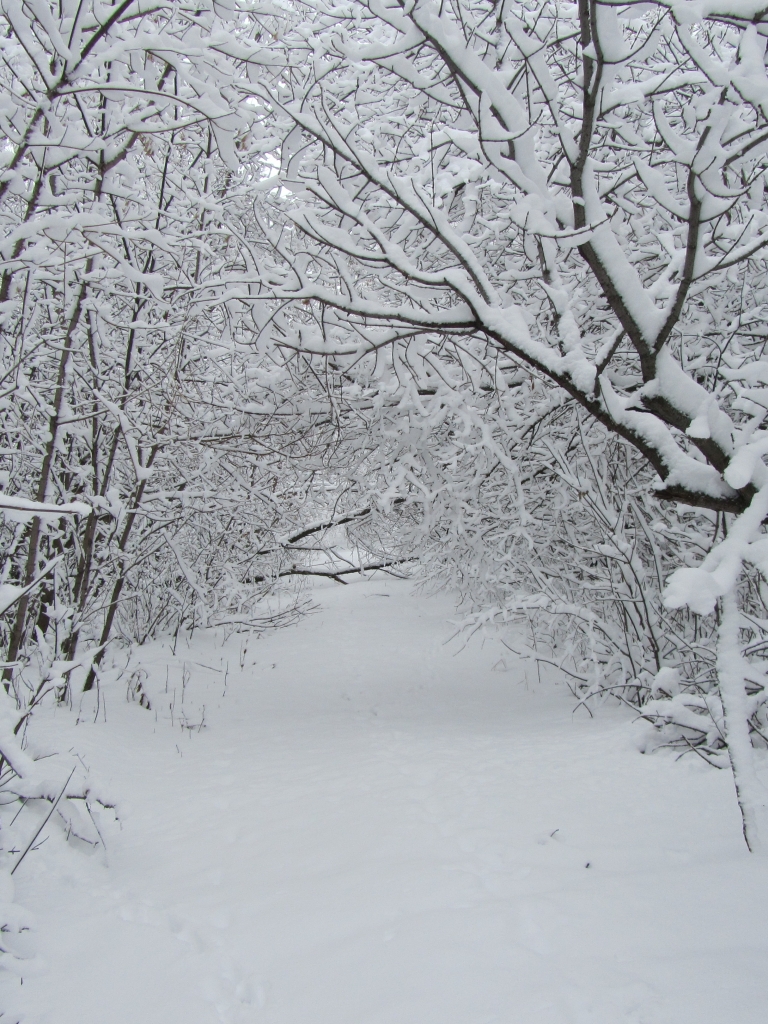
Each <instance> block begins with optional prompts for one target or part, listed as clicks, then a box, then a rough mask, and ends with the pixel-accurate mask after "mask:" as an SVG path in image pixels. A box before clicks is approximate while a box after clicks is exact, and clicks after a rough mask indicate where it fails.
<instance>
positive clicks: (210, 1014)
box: [0, 578, 768, 1024]
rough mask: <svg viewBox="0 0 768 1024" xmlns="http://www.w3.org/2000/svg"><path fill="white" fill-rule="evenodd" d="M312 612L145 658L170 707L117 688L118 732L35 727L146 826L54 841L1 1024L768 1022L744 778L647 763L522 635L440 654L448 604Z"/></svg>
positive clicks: (687, 761) (390, 597) (69, 719)
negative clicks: (93, 840) (514, 647)
mask: <svg viewBox="0 0 768 1024" xmlns="http://www.w3.org/2000/svg"><path fill="white" fill-rule="evenodd" d="M314 599H315V600H316V601H317V603H318V604H319V606H320V607H319V610H318V611H317V612H316V613H315V614H313V615H311V616H309V617H307V618H306V619H304V620H303V621H302V622H301V623H300V624H299V625H298V626H295V627H291V628H289V629H285V630H281V631H278V632H274V633H272V634H270V635H267V636H265V637H263V638H262V639H259V640H252V641H251V642H250V644H249V645H248V647H247V649H244V647H245V638H244V637H243V636H242V635H240V636H237V635H236V636H234V637H231V638H230V640H229V641H228V642H227V643H225V644H224V645H223V646H222V637H221V636H220V635H218V636H211V635H205V634H197V635H195V637H194V638H193V641H192V643H191V644H190V645H187V644H186V643H185V642H184V641H183V640H180V641H179V645H178V648H177V651H176V655H175V657H174V656H173V654H172V652H171V650H170V648H169V646H168V644H167V643H166V644H165V645H163V644H162V643H156V644H154V645H152V646H151V647H148V648H144V649H143V650H142V652H141V657H142V659H143V660H144V662H145V663H146V664H147V666H148V667H149V668H150V677H149V680H148V681H147V682H146V684H145V688H146V690H147V692H148V695H149V699H150V702H151V705H152V706H151V710H147V709H145V708H143V707H140V706H139V704H138V703H136V702H131V703H129V702H127V701H126V699H125V694H126V680H125V677H123V679H121V680H119V681H117V682H115V683H114V684H112V685H111V686H109V687H107V688H106V692H105V694H104V697H105V699H106V723H105V722H104V720H103V715H102V716H100V718H99V721H98V723H96V724H93V723H92V722H90V721H88V722H83V721H81V722H80V724H79V725H76V724H75V723H76V719H77V716H76V714H75V713H70V712H68V711H66V712H62V711H58V712H57V713H56V715H55V717H51V718H49V719H48V720H45V719H41V720H39V721H38V722H37V724H36V733H35V735H36V737H37V739H38V742H44V741H48V742H49V743H51V744H52V743H54V742H55V743H56V744H57V745H58V746H59V747H60V748H61V747H62V746H66V747H70V746H71V747H72V748H73V749H74V750H76V751H77V752H78V753H79V754H80V756H81V757H82V759H83V761H84V762H85V763H86V764H87V765H88V766H89V768H90V769H91V772H92V774H93V775H94V776H95V777H97V778H98V779H99V780H100V788H101V789H102V790H106V791H107V792H109V793H110V794H112V795H113V796H114V798H115V799H116V801H117V803H118V809H119V814H120V819H121V826H122V827H121V828H118V827H117V825H116V824H112V825H111V826H109V823H108V822H107V825H105V828H106V835H105V839H106V843H107V851H106V863H105V858H104V855H103V854H102V853H101V852H98V853H95V854H93V855H92V856H88V855H87V854H86V853H85V852H83V850H82V849H75V848H74V845H73V844H72V843H70V844H65V842H64V838H63V836H62V835H60V834H58V835H56V834H53V833H54V832H55V831H56V830H55V829H52V834H51V837H50V840H49V841H48V842H45V843H44V844H43V846H41V847H40V849H38V850H36V851H34V852H33V853H30V854H29V856H28V857H27V858H26V860H25V862H24V864H23V865H22V867H21V868H20V869H19V871H18V872H17V873H16V876H15V878H16V882H17V886H16V890H17V900H18V902H19V903H20V904H21V905H23V906H24V907H26V908H28V909H29V910H30V911H32V912H33V914H34V917H35V921H36V925H35V929H34V934H33V936H32V939H31V941H32V944H33V947H34V949H35V950H36V952H37V954H38V956H37V958H36V959H35V960H30V961H29V965H30V966H29V970H28V971H26V972H25V973H24V977H23V983H22V980H21V979H20V978H18V977H16V976H13V975H10V974H8V975H6V976H5V977H4V979H3V981H2V983H1V984H0V994H1V995H2V1007H3V1009H4V1010H5V1016H3V1017H2V1024H5V1022H6V1020H8V1021H9V1024H11V1022H15V1021H17V1020H23V1021H24V1022H25V1024H42V1022H46V1024H215V1022H221V1021H223V1022H227V1024H245V1022H248V1024H251V1022H253V1024H261V1022H264V1024H566V1022H568V1024H571V1022H574V1024H582V1022H583V1024H620V1022H624V1021H629V1022H634V1024H667V1022H669V1024H672V1022H674V1024H688V1022H699V1021H716V1022H718V1024H720V1022H723V1024H726V1022H727V1024H753V1022H754V1024H758V1022H760V1024H762V1022H763V1021H765V1020H767V1019H768V972H767V971H766V963H767V962H768V925H766V921H767V920H768V865H767V864H766V861H765V860H763V859H757V858H754V857H750V856H749V855H748V854H747V853H746V852H745V849H744V846H743V843H742V840H741V837H740V834H739V822H738V818H737V813H736V807H735V801H734V798H733V793H732V783H731V780H730V778H729V776H728V773H726V772H725V771H721V772H717V771H715V770H713V769H711V768H708V767H706V766H705V765H704V764H703V763H701V762H700V761H699V760H698V759H697V758H695V757H693V756H691V757H688V758H684V759H683V761H682V762H678V763H675V762H674V760H673V759H672V757H671V756H669V755H665V754H663V753H661V754H656V755H653V756H649V757H643V756H641V755H640V754H638V753H637V751H636V750H635V749H634V747H633V745H632V742H631V738H630V728H631V727H630V724H629V721H628V717H627V714H626V713H625V712H621V711H617V710H610V709H604V710H602V711H600V712H599V713H597V714H596V716H595V717H594V718H590V717H589V715H588V714H586V713H585V712H584V711H580V712H578V713H577V714H575V715H574V714H573V701H572V698H571V697H570V694H569V693H568V691H567V689H566V688H565V687H564V686H562V685H556V684H555V683H554V682H553V681H552V680H551V679H549V680H546V679H544V680H543V681H539V680H538V678H537V673H536V670H535V668H532V667H531V665H530V664H529V663H520V662H517V663H516V662H515V659H514V656H513V655H511V654H510V653H509V652H508V651H506V650H505V649H504V648H503V647H502V646H501V644H500V642H499V641H498V639H487V640H486V641H485V642H484V643H483V641H482V640H481V638H479V637H476V638H475V639H474V640H473V641H472V642H471V643H470V644H469V645H468V646H467V647H466V648H465V649H464V650H460V644H459V643H457V642H456V641H453V642H452V643H449V644H445V641H446V639H447V638H448V637H450V635H451V633H452V632H453V630H452V628H451V626H450V625H449V623H448V622H447V619H448V618H449V617H450V615H451V613H452V606H451V604H450V602H449V600H448V599H447V598H435V597H425V596H424V595H420V594H418V593H416V592H414V589H413V584H411V583H408V582H403V581H396V580H389V579H382V578H380V579H375V580H371V581H368V582H355V583H352V584H350V585H349V586H346V587H341V586H337V585H336V584H330V585H329V586H327V587H322V588H319V589H317V590H316V591H315V592H314ZM457 652H458V653H457ZM241 664H242V669H241ZM227 668H228V671H227ZM185 679H186V680H187V682H186V684H185V683H184V680H185ZM166 688H167V689H166ZM182 690H183V694H182ZM203 706H204V708H205V712H204V719H203V711H202V708H203ZM171 717H173V724H172V722H171ZM203 721H204V727H202V728H200V725H201V723H202V722H203ZM190 727H191V728H190ZM24 813H28V814H30V816H31V817H30V819H29V827H30V828H31V827H32V824H33V823H34V820H35V819H34V817H32V814H33V812H32V811H28V812H22V816H21V817H20V818H19V821H18V822H17V827H18V828H21V826H22V824H23V822H24V818H23V814H24ZM49 828H50V826H49Z"/></svg>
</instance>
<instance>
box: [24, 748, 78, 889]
mask: <svg viewBox="0 0 768 1024" xmlns="http://www.w3.org/2000/svg"><path fill="white" fill-rule="evenodd" d="M76 767H77V765H75V768H76ZM75 768H73V769H72V771H71V772H70V773H69V775H68V776H67V781H66V782H65V783H64V785H63V786H62V787H61V792H60V793H59V795H58V796H57V797H56V799H55V800H54V802H53V807H51V809H50V811H48V814H47V815H46V817H45V821H44V822H43V823H42V825H41V826H40V828H39V829H38V830H37V832H35V834H34V835H33V836H32V838H31V839H30V841H29V845H28V846H27V848H26V850H25V851H24V853H22V855H21V856H20V857H19V859H18V860H17V861H16V863H15V864H14V865H13V867H12V868H11V874H13V873H14V871H15V870H16V868H17V867H18V866H19V864H21V862H22V861H23V860H24V858H25V857H26V856H27V854H28V853H29V851H30V850H31V849H32V847H33V846H34V844H35V842H36V841H37V837H38V836H39V835H40V833H41V832H42V831H43V829H44V828H45V826H46V825H47V824H48V822H49V821H50V820H51V816H52V815H53V812H54V811H55V810H56V808H57V807H58V806H59V801H60V800H61V798H62V797H63V796H64V791H65V789H66V788H67V786H68V785H69V780H70V779H71V778H72V776H73V775H74V774H75Z"/></svg>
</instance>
